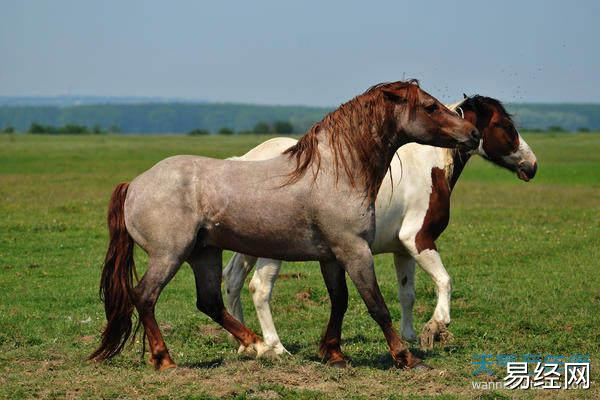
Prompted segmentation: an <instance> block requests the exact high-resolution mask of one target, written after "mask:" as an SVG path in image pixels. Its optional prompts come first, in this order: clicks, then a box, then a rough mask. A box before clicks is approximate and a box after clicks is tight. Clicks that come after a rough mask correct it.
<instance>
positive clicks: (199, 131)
mask: <svg viewBox="0 0 600 400" xmlns="http://www.w3.org/2000/svg"><path fill="white" fill-rule="evenodd" d="M188 135H190V136H199V135H210V132H209V131H207V130H206V129H194V130H192V131H189V132H188Z"/></svg>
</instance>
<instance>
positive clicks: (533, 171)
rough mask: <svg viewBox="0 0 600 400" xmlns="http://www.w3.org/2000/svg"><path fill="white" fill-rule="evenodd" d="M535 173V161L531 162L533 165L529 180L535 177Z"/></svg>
mask: <svg viewBox="0 0 600 400" xmlns="http://www.w3.org/2000/svg"><path fill="white" fill-rule="evenodd" d="M536 172H537V161H534V162H533V165H532V166H531V174H530V176H529V177H530V178H533V177H534V176H535V173H536Z"/></svg>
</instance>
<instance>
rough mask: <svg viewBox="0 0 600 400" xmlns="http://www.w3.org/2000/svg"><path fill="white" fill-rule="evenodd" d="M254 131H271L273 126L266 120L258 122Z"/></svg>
mask: <svg viewBox="0 0 600 400" xmlns="http://www.w3.org/2000/svg"><path fill="white" fill-rule="evenodd" d="M252 131H253V132H254V133H271V127H270V126H269V124H267V123H266V122H264V121H260V122H258V123H257V124H256V125H254V129H252Z"/></svg>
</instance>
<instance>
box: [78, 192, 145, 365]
mask: <svg viewBox="0 0 600 400" xmlns="http://www.w3.org/2000/svg"><path fill="white" fill-rule="evenodd" d="M128 187H129V183H127V182H125V183H120V184H118V185H117V187H116V188H115V190H114V191H113V194H112V196H111V199H110V203H109V205H108V233H109V237H110V241H109V244H108V250H107V251H106V258H105V259H104V267H103V268H102V277H101V279H100V299H101V300H103V301H104V310H105V312H106V320H107V324H106V328H104V331H103V332H102V343H101V344H100V347H99V348H98V349H97V350H96V351H94V352H93V353H92V354H91V355H90V357H89V358H90V359H95V360H104V359H107V358H111V357H113V356H115V355H117V354H118V353H119V352H120V351H121V350H122V349H123V347H124V346H125V344H126V343H127V340H128V339H129V337H130V336H131V332H132V322H131V318H132V314H133V310H134V303H133V296H132V287H133V280H134V276H135V277H136V278H137V274H136V271H135V263H134V260H133V247H134V242H133V239H132V238H131V236H130V235H129V232H127V228H126V226H125V213H124V204H125V197H126V196H127V189H128ZM138 325H139V321H138ZM136 330H137V327H136ZM134 336H135V335H134Z"/></svg>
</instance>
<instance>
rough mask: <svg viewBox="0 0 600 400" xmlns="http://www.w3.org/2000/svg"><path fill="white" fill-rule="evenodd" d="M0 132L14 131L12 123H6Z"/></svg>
mask: <svg viewBox="0 0 600 400" xmlns="http://www.w3.org/2000/svg"><path fill="white" fill-rule="evenodd" d="M1 132H2V133H15V127H14V126H12V125H8V126H7V127H5V128H4V129H2V131H1Z"/></svg>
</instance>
